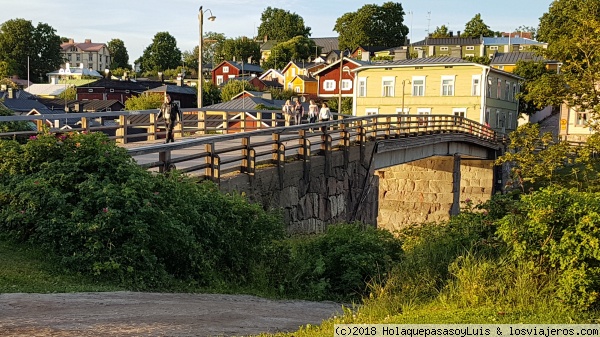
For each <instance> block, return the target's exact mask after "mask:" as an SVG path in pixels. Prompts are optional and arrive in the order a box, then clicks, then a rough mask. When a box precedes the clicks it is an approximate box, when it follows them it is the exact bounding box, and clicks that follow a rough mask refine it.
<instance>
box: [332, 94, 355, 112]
mask: <svg viewBox="0 0 600 337" xmlns="http://www.w3.org/2000/svg"><path fill="white" fill-rule="evenodd" d="M352 102H353V99H352V97H342V111H341V112H340V110H339V109H338V104H339V99H338V98H332V99H330V100H329V101H327V105H328V106H329V109H331V111H336V112H338V113H341V114H344V115H351V114H352Z"/></svg>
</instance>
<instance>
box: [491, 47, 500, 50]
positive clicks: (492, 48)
mask: <svg viewBox="0 0 600 337" xmlns="http://www.w3.org/2000/svg"><path fill="white" fill-rule="evenodd" d="M490 50H498V46H490Z"/></svg>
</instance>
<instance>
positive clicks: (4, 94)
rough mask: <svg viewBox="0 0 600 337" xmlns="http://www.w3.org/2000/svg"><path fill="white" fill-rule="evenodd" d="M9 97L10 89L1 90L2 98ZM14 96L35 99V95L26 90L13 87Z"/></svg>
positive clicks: (0, 95)
mask: <svg viewBox="0 0 600 337" xmlns="http://www.w3.org/2000/svg"><path fill="white" fill-rule="evenodd" d="M7 97H8V90H6V91H0V99H4V98H7ZM13 98H16V99H35V96H34V95H32V94H30V93H28V92H27V91H25V90H20V89H13Z"/></svg>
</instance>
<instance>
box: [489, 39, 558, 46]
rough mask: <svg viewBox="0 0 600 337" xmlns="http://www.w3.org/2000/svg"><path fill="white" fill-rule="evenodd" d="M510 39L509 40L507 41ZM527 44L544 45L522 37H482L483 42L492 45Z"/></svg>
mask: <svg viewBox="0 0 600 337" xmlns="http://www.w3.org/2000/svg"><path fill="white" fill-rule="evenodd" d="M509 40H510V41H509ZM509 43H510V44H527V45H546V44H547V43H545V42H538V41H536V40H531V39H525V38H522V37H514V38H510V39H509V38H508V37H484V38H483V44H484V45H486V46H494V45H508V44H509Z"/></svg>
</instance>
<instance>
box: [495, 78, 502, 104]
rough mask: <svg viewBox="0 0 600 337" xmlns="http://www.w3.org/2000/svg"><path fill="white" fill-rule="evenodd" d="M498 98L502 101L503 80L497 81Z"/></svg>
mask: <svg viewBox="0 0 600 337" xmlns="http://www.w3.org/2000/svg"><path fill="white" fill-rule="evenodd" d="M496 98H497V99H502V79H500V78H498V80H496Z"/></svg>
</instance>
